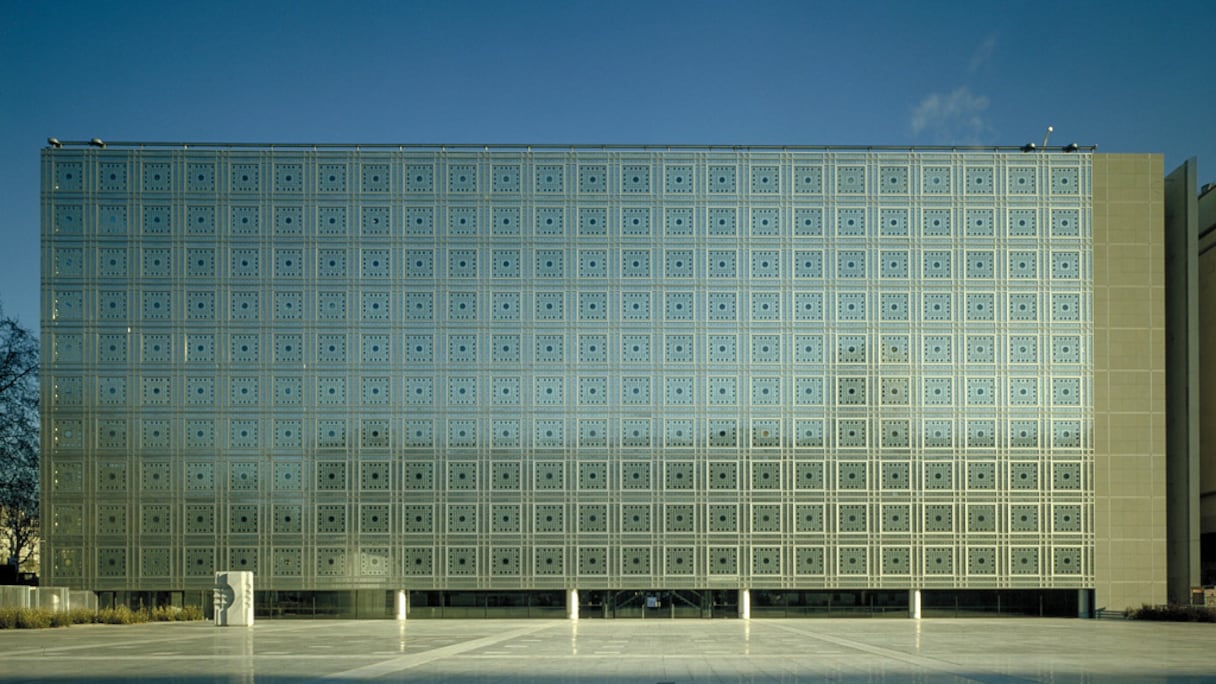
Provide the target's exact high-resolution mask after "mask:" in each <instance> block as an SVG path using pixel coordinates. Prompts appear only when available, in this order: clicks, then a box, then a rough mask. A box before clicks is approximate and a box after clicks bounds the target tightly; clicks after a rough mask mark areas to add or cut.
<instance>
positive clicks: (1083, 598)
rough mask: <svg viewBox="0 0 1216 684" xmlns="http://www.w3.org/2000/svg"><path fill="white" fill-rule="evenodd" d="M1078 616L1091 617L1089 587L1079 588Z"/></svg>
mask: <svg viewBox="0 0 1216 684" xmlns="http://www.w3.org/2000/svg"><path fill="white" fill-rule="evenodd" d="M1077 617H1079V618H1087V617H1089V590H1088V589H1078V590H1077Z"/></svg>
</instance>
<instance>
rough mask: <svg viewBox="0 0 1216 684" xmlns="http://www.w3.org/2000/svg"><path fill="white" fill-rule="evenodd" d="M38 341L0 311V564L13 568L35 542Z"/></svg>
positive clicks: (31, 551)
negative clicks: (2, 553)
mask: <svg viewBox="0 0 1216 684" xmlns="http://www.w3.org/2000/svg"><path fill="white" fill-rule="evenodd" d="M38 432H39V425H38V338H37V337H35V336H34V334H33V333H32V332H31V331H30V330H28V329H27V328H24V327H22V326H21V324H20V323H18V322H17V321H16V320H15V319H13V318H9V317H7V316H4V312H3V310H2V309H0V549H4V548H6V549H7V550H8V557H7V558H2V557H0V563H3V564H8V565H15V566H17V568H18V569H20V568H21V566H22V565H24V564H27V563H28V562H29V561H30V560H31V558H32V557H33V555H34V552H35V550H36V548H37V542H38V452H39V438H38Z"/></svg>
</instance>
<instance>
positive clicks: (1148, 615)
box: [1127, 604, 1216, 622]
mask: <svg viewBox="0 0 1216 684" xmlns="http://www.w3.org/2000/svg"><path fill="white" fill-rule="evenodd" d="M1127 617H1128V619H1130V620H1155V621H1159V622H1216V609H1213V608H1205V607H1204V606H1182V605H1177V604H1170V605H1168V606H1150V605H1144V606H1141V607H1140V608H1139V609H1136V610H1129V611H1128V612H1127Z"/></svg>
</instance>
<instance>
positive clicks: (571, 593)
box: [566, 589, 578, 620]
mask: <svg viewBox="0 0 1216 684" xmlns="http://www.w3.org/2000/svg"><path fill="white" fill-rule="evenodd" d="M566 617H567V618H569V619H571V620H577V619H578V589H567V590H566Z"/></svg>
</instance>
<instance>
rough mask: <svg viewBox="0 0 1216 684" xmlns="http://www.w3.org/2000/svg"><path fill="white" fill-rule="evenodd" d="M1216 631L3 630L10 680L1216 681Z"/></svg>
mask: <svg viewBox="0 0 1216 684" xmlns="http://www.w3.org/2000/svg"><path fill="white" fill-rule="evenodd" d="M1214 640H1216V626H1213V625H1194V624H1160V623H1135V622H1114V621H1087V620H1036V619H1004V620H987V619H981V620H924V621H921V622H916V621H912V620H880V619H831V620H755V621H750V622H745V621H740V620H720V621H691V620H688V621H683V620H682V621H668V620H638V621H633V620H615V621H591V620H584V621H582V622H578V623H569V622H565V621H548V620H543V621H541V620H535V621H528V620H476V621H474V620H469V621H456V620H452V621H413V622H409V623H397V622H390V621H315V622H303V621H286V620H283V621H262V622H259V623H258V624H257V625H256V626H254V627H253V628H241V627H228V628H217V627H214V626H212V625H210V624H208V623H195V624H153V625H129V626H107V625H89V626H77V627H72V628H69V629H59V630H37V631H5V632H0V681H5V682H11V681H31V682H54V681H66V680H75V681H86V680H87V681H96V682H118V681H137V682H138V681H143V682H153V681H175V682H183V683H186V684H195V683H202V682H253V681H261V682H288V681H291V682H299V681H318V682H342V681H350V682H356V681H384V682H392V681H420V682H422V681H425V682H450V683H457V682H496V683H498V682H585V683H590V684H611V683H613V682H622V683H624V682H647V683H650V684H656V683H658V682H673V683H676V684H686V683H689V682H749V683H756V684H760V683H777V682H781V683H788V682H799V681H822V680H825V679H826V680H828V681H836V682H842V683H844V684H852V683H855V682H856V683H860V682H876V681H893V682H895V681H900V682H903V681H908V682H985V683H990V684H995V683H1001V682H1025V681H1051V682H1154V681H1156V682H1166V681H1168V682H1171V683H1173V682H1186V681H1216V649H1212V648H1211V644H1212V643H1213V641H1214Z"/></svg>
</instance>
